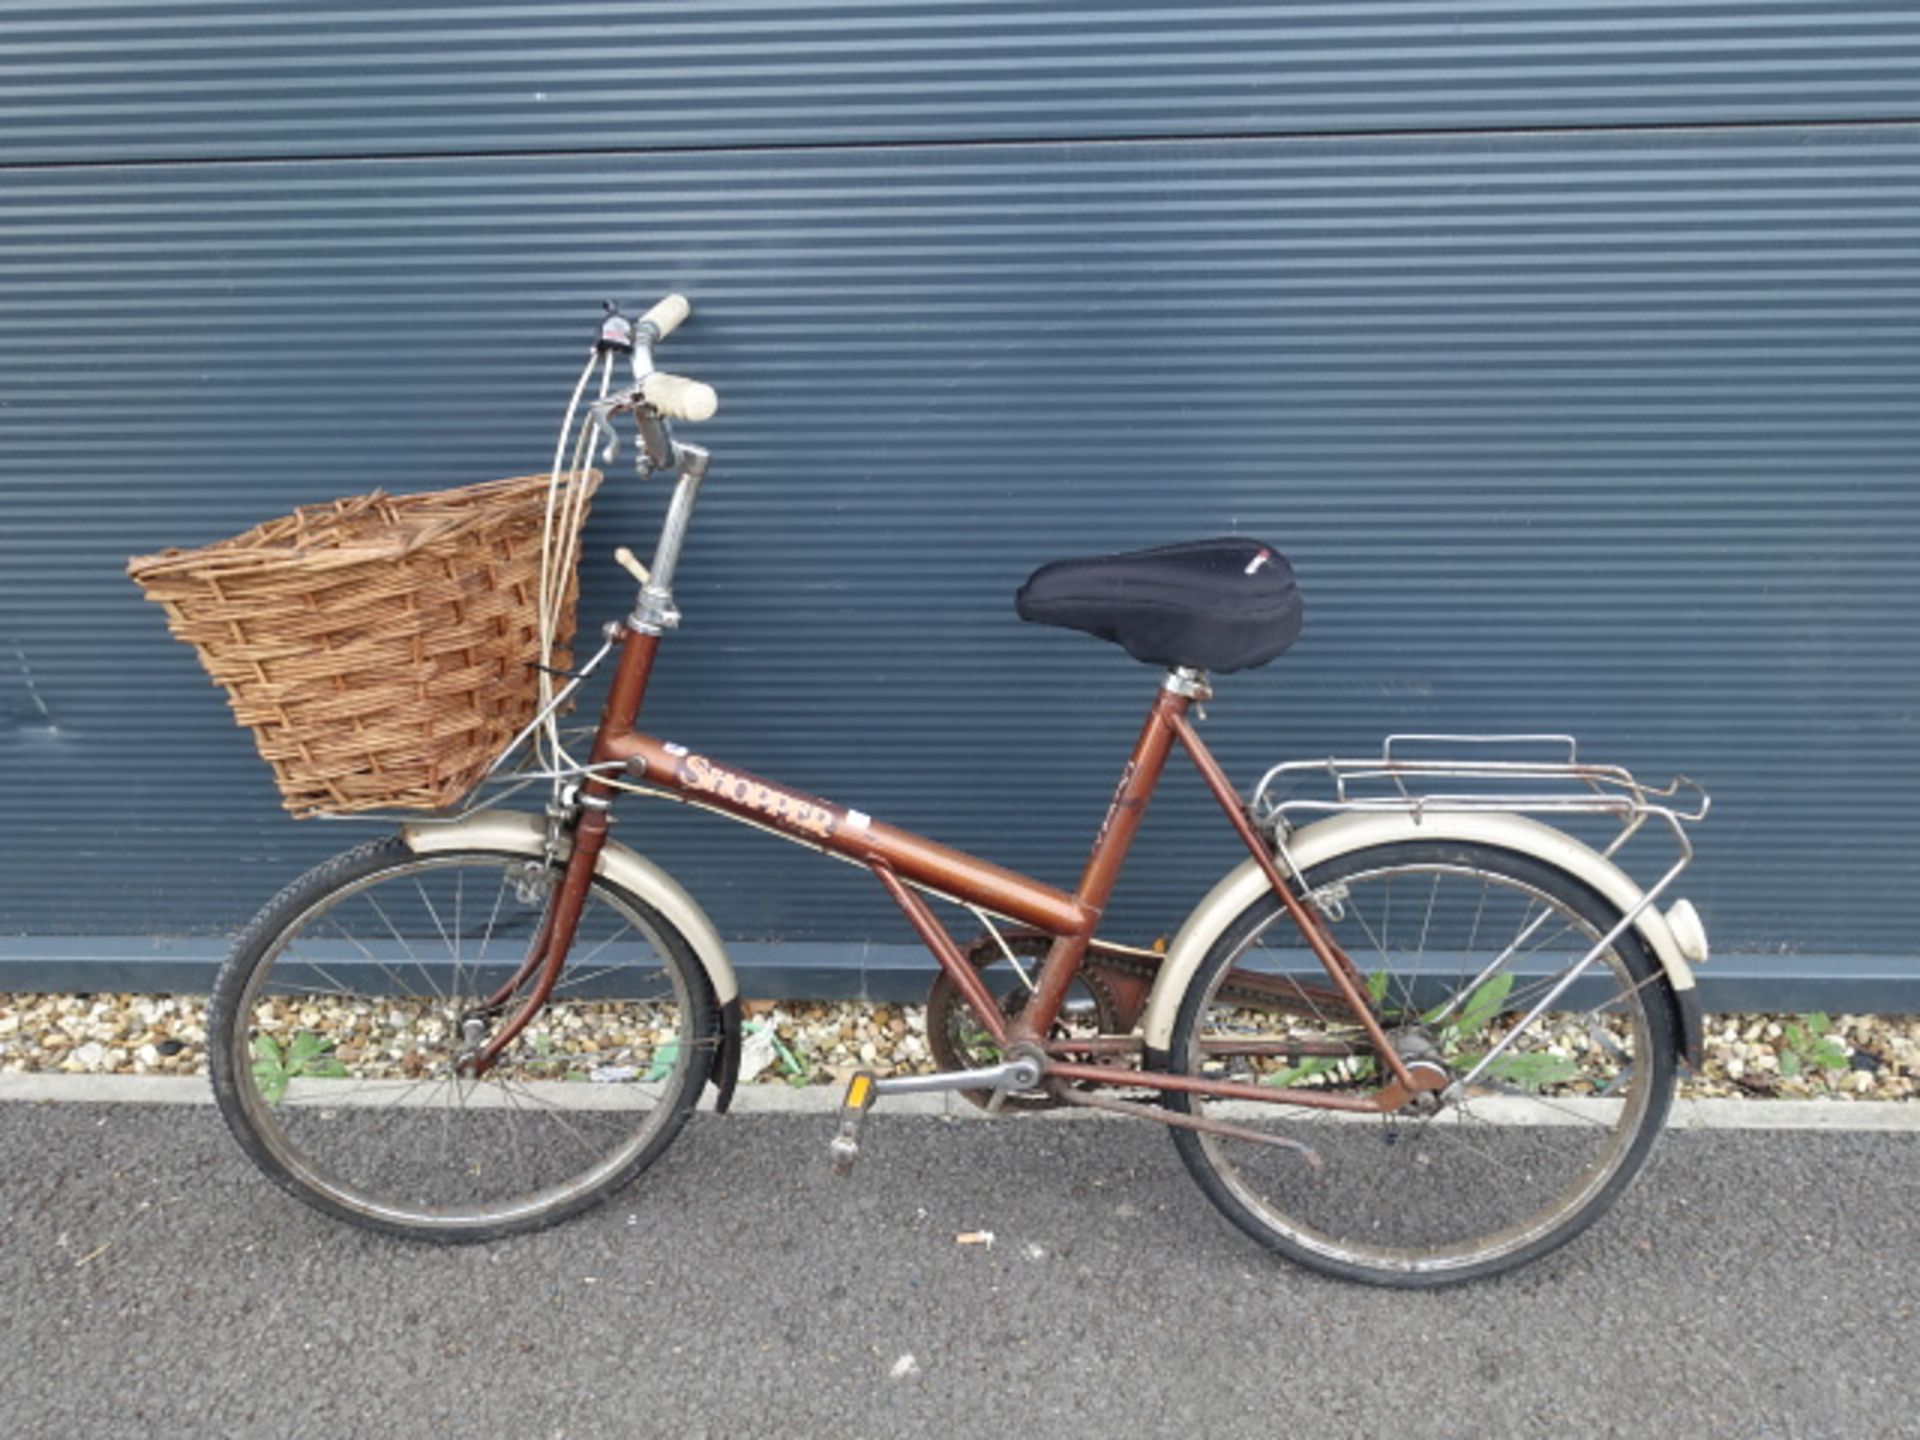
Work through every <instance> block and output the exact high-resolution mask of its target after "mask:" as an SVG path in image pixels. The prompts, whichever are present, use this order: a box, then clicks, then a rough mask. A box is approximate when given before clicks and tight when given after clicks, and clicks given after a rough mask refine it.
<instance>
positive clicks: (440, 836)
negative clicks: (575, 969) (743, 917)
mask: <svg viewBox="0 0 1920 1440" xmlns="http://www.w3.org/2000/svg"><path fill="white" fill-rule="evenodd" d="M546 835H547V827H546V822H545V821H544V820H543V819H542V818H541V817H540V816H538V815H526V814H522V813H521V812H519V811H517V810H482V811H481V812H480V813H479V814H477V815H470V816H468V817H467V818H466V819H464V820H457V821H455V822H453V823H452V824H450V825H402V826H401V827H400V838H401V839H402V840H404V841H405V842H406V843H407V845H408V846H409V847H410V848H412V849H413V850H414V851H415V852H416V853H418V854H422V855H432V854H436V853H442V852H445V851H448V850H506V851H509V852H511V853H513V854H516V855H538V854H540V852H541V850H542V848H543V847H544V845H545V843H546ZM595 869H596V871H597V872H598V873H599V874H601V875H604V876H605V877H606V878H607V879H609V880H611V881H612V882H613V883H614V884H616V885H618V886H619V887H620V888H621V889H623V890H626V891H629V892H631V893H632V894H633V895H635V896H636V897H638V898H639V899H641V900H644V901H646V902H647V904H649V905H651V906H652V907H653V908H654V909H656V910H658V911H659V912H660V913H661V914H662V915H664V916H666V917H667V919H668V921H669V922H671V923H672V924H673V925H674V927H675V928H677V929H678V930H679V931H680V933H681V934H682V935H685V936H686V937H687V943H688V944H690V945H692V946H693V953H694V954H695V955H697V956H698V957H699V958H700V964H701V966H702V968H704V969H705V970H706V972H707V978H708V979H709V980H710V981H712V982H713V996H714V999H715V1000H716V1001H717V1002H718V1003H720V1004H722V1005H725V1004H726V1003H727V1002H728V1001H729V1000H731V999H733V998H734V997H735V996H736V995H738V994H739V993H740V985H739V982H738V981H736V980H735V979H734V978H733V962H732V961H730V960H728V959H727V947H726V945H725V943H724V942H722V940H721V939H720V932H719V931H718V930H716V929H714V928H713V922H712V921H711V920H709V919H708V918H707V912H706V911H704V910H702V909H701V908H700V905H699V902H698V901H696V900H695V899H694V898H693V897H692V896H691V895H689V894H688V893H687V892H686V891H685V890H683V889H681V888H680V882H679V881H677V880H675V879H674V878H673V877H672V876H671V875H669V874H667V872H666V871H664V870H662V869H661V868H660V867H659V866H658V865H655V864H654V863H653V862H652V861H651V860H648V859H647V858H646V857H644V856H642V855H636V854H635V853H634V852H633V851H631V850H629V849H627V847H626V846H624V845H619V844H616V843H614V842H613V841H612V840H609V841H607V844H606V848H605V849H604V850H602V851H601V852H600V863H599V865H598V866H596V867H595Z"/></svg>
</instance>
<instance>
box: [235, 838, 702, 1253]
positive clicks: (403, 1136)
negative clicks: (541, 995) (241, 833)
mask: <svg viewBox="0 0 1920 1440" xmlns="http://www.w3.org/2000/svg"><path fill="white" fill-rule="evenodd" d="M554 879H555V872H553V871H552V870H550V869H549V868H548V867H546V866H545V865H544V864H542V863H541V862H540V861H539V860H537V859H532V858H529V857H528V856H526V855H522V854H518V853H515V852H508V851H492V850H468V851H460V852H455V853H445V854H432V855H420V854H416V853H414V852H413V851H412V850H411V849H410V848H409V847H408V846H407V845H406V844H405V843H404V842H402V841H401V840H400V839H398V838H397V837H394V838H389V839H385V840H380V841H376V842H374V843H372V844H369V845H363V846H360V847H359V848H358V849H355V850H350V851H348V852H347V853H346V854H344V855H341V856H338V857H336V858H335V859H333V860H330V861H328V862H326V863H325V864H323V865H321V866H319V867H318V868H316V869H314V870H312V871H309V872H308V873H307V874H306V875H304V876H302V877H301V878H300V879H299V880H296V881H295V882H294V883H293V884H292V885H290V886H288V887H287V889H286V890H284V891H282V892H281V893H280V895H278V896H277V897H276V898H275V899H274V900H272V901H271V902H270V903H269V904H268V905H267V907H266V909H264V910H263V911H261V912H260V914H259V915H258V916H257V917H255V919H254V921H253V923H252V924H251V925H249V926H248V927H247V929H246V930H245V932H243V933H242V935H241V936H240V939H239V941H238V942H237V943H236V945H235V948H234V951H233V954H232V955H231V956H230V957H229V959H228V960H227V962H226V964H225V966H224V967H223V968H222V969H221V971H220V974H219V977H218V979H217V980H216V981H215V984H214V994H213V1002H212V1007H211V1012H210V1014H209V1017H208V1054H209V1059H210V1062H211V1067H212V1071H213V1084H214V1093H215V1095H216V1097H217V1098H218V1100H219V1102H220V1109H221V1111H222V1113H223V1114H224V1115H225V1117H226V1120H227V1124H228V1126H229V1127H230V1128H231V1129H232V1131H233V1133H234V1135H235V1137H236V1138H237V1139H238V1140H239V1141H240V1144H241V1146H242V1148H244V1149H245V1150H246V1152H247V1154H248V1155H249V1156H251V1157H252V1159H253V1160H254V1162H255V1163H256V1164H258V1165H259V1166H260V1168H261V1169H262V1170H264V1171H265V1172H266V1173H267V1175H269V1176H270V1177H271V1178H272V1179H273V1180H274V1181H275V1182H276V1183H277V1184H279V1185H280V1186H281V1187H282V1188H283V1189H285V1190H287V1191H289V1192H290V1193H291V1194H293V1195H294V1196H296V1197H297V1198H299V1199H301V1200H303V1201H305V1202H306V1203H307V1204H309V1205H312V1206H314V1207H315V1208H316V1209H319V1210H321V1211H323V1212H325V1213H326V1214H329V1215H332V1216H335V1217H337V1218H339V1219H342V1220H346V1221H348V1222H350V1223H352V1224H356V1225H360V1226H363V1227H366V1228H368V1229H373V1230H382V1231H387V1232H390V1233H395V1234H401V1235H407V1236H412V1237H417V1238H422V1239H429V1240H438V1241H478V1240H489V1239H494V1238H497V1237H499V1236H503V1235H510V1234H515V1233H517V1232H520V1231H526V1230H537V1229H540V1228H542V1227H544V1226H547V1225H551V1224H554V1223H555V1222H557V1221H559V1220H563V1219H565V1218H567V1217H568V1216H570V1215H574V1214H577V1213H578V1212H580V1211H582V1210H584V1209H587V1208H588V1207H590V1206H592V1205H596V1204H598V1203H600V1202H601V1201H604V1200H605V1199H607V1198H608V1197H609V1196H611V1195H612V1194H613V1193H614V1192H615V1191H617V1190H619V1189H620V1188H621V1187H622V1186H624V1185H626V1184H627V1183H628V1182H629V1181H631V1180H632V1179H633V1178H634V1177H635V1176H637V1175H638V1174H639V1173H640V1172H641V1171H642V1170H644V1169H645V1168H646V1167H647V1166H648V1165H649V1164H650V1163H652V1161H653V1160H654V1159H655V1158H656V1157H657V1156H658V1155H659V1154H660V1152H661V1151H662V1150H664V1149H665V1148H666V1146H667V1144H668V1142H669V1141H671V1140H672V1139H673V1137H674V1135H675V1134H677V1133H678V1131H679V1130H680V1127H681V1126H682V1125H683V1124H684V1123H685V1121H686V1118H687V1114H688V1112H689V1111H690V1110H691V1109H692V1108H693V1104H694V1101H695V1100H697V1099H698V1098H699V1095H700V1090H701V1087H702V1086H703V1085H704V1084H705V1083H706V1080H707V1075H708V1072H709V1070H710V1068H711V1066H712V1061H713V1040H714V1008H713V999H712V995H711V991H710V989H709V986H708V984H707V980H706V976H705V973H704V972H703V971H702V969H701V968H700V965H699V962H698V960H697V959H696V958H695V955H694V951H693V949H692V947H691V946H690V945H689V944H688V942H687V940H686V938H685V937H684V936H683V935H681V934H680V932H679V931H678V930H676V929H675V928H674V927H673V925H672V924H671V923H669V922H668V921H667V919H666V918H665V917H664V916H662V915H661V914H660V913H659V912H658V911H657V910H655V909H653V908H652V907H651V906H649V905H647V904H646V903H645V902H644V901H642V900H640V899H639V898H638V897H636V896H634V895H631V894H629V893H627V892H626V891H624V890H622V889H621V888H619V887H618V886H616V885H613V884H611V883H609V882H608V881H606V880H605V879H603V878H599V877H596V878H595V880H594V882H593V885H592V887H591V889H590V890H589V892H588V895H587V900H586V903H585V906H584V908H583V911H582V914H581V918H580V926H579V931H578V933H577V935H576V937H575V939H574V942H573V948H572V950H571V952H570V953H569V956H568V960H567V965H566V968H565V969H564V970H563V971H562V972H561V975H560V978H559V981H558V984H557V985H556V987H555V989H554V992H553V995H552V997H551V998H550V999H549V1001H548V1003H547V1004H546V1006H545V1007H544V1008H543V1009H542V1010H541V1011H540V1013H539V1014H538V1015H536V1016H535V1017H534V1019H533V1022H532V1024H530V1025H529V1026H528V1027H527V1028H526V1029H525V1030H524V1031H523V1032H522V1033H521V1034H520V1035H519V1036H518V1037H517V1038H516V1039H515V1040H514V1041H513V1043H512V1044H511V1045H510V1046H508V1047H507V1048H506V1049H505V1050H504V1051H503V1052H502V1053H501V1055H500V1058H499V1061H498V1063H497V1064H496V1065H494V1066H493V1068H492V1069H490V1070H489V1071H488V1072H487V1073H486V1074H485V1075H483V1076H481V1077H479V1078H477V1079H476V1078H474V1077H473V1076H472V1075H471V1074H470V1073H468V1072H467V1071H465V1070H463V1069H462V1067H461V1066H460V1064H459V1063H458V1062H459V1059H460V1057H461V1056H462V1055H463V1054H465V1053H467V1052H470V1051H472V1050H474V1049H475V1048H477V1046H478V1045H479V1044H480V1043H481V1042H482V1041H484V1039H485V1038H486V1036H487V1035H488V1034H489V1033H490V1032H491V1031H492V1030H493V1029H494V1028H495V1027H497V1026H498V1024H499V1023H500V1020H501V1017H502V1016H503V1015H504V1014H510V1013H512V1011H513V1010H514V1009H516V1008H517V1004H518V1001H517V997H516V998H515V1000H514V1001H512V1002H509V1003H508V1004H506V1005H505V1006H498V1005H496V1006H492V1007H489V1006H488V1004H487V1002H488V1001H489V1000H491V999H492V998H494V996H495V992H496V991H497V990H499V988H500V987H501V986H502V985H503V984H504V983H505V982H506V981H508V980H509V979H511V978H512V977H513V975H514V973H515V971H516V970H517V969H518V967H519V964H520V962H521V961H522V959H523V958H524V957H525V956H526V954H527V952H528V947H529V945H530V944H531V943H532V941H533V940H534V938H535V936H536V935H537V933H538V931H539V929H540V922H541V918H542V916H543V915H544V913H545V910H546V906H547V899H548V896H549V894H550V892H551V889H552V886H553V883H554Z"/></svg>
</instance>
